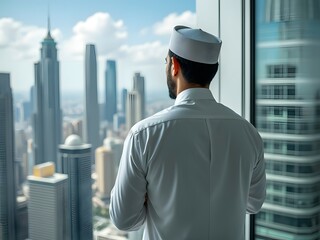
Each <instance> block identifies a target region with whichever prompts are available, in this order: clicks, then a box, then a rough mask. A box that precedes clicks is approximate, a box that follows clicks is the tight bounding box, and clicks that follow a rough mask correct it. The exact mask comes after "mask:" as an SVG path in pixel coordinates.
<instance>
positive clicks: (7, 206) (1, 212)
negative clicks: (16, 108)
mask: <svg viewBox="0 0 320 240" xmlns="http://www.w3.org/2000/svg"><path fill="white" fill-rule="evenodd" d="M12 101H13V100H12V90H11V87H10V74H9V73H0V192H1V193H0V239H3V240H10V239H15V237H16V236H15V231H16V229H15V214H16V190H15V177H14V176H15V174H14V172H15V171H14V160H15V159H14V126H13V122H14V119H13V105H12Z"/></svg>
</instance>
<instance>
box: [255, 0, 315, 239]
mask: <svg viewBox="0 0 320 240" xmlns="http://www.w3.org/2000/svg"><path fill="white" fill-rule="evenodd" d="M256 3H257V8H256V11H257V19H256V21H257V36H256V37H257V46H256V58H257V59H256V64H257V65H256V66H257V67H256V71H257V72H256V85H257V86H256V91H257V96H256V97H257V100H256V114H257V115H256V126H257V128H258V130H259V132H260V134H261V136H262V138H263V141H264V147H265V159H266V171H267V199H266V201H265V204H264V205H263V209H262V211H261V212H260V213H259V214H258V215H257V217H256V239H279V240H280V239H281V240H286V239H297V240H304V239H314V240H315V239H320V121H319V119H320V68H319V62H320V45H319V42H320V2H319V1H279V0H267V1H260V0H259V1H256Z"/></svg>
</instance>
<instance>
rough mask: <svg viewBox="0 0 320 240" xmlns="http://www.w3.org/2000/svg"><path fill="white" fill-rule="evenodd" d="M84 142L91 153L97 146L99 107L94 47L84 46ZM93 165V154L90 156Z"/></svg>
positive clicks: (90, 45) (98, 138)
mask: <svg viewBox="0 0 320 240" xmlns="http://www.w3.org/2000/svg"><path fill="white" fill-rule="evenodd" d="M84 106H85V108H84V125H83V127H84V131H83V134H84V137H83V139H84V141H85V142H86V143H89V144H91V148H92V153H94V151H95V149H96V148H97V147H98V146H99V140H100V137H99V130H100V118H99V105H98V93H97V59H96V51H95V46H94V45H92V44H87V45H86V55H85V104H84ZM92 162H93V163H94V154H92Z"/></svg>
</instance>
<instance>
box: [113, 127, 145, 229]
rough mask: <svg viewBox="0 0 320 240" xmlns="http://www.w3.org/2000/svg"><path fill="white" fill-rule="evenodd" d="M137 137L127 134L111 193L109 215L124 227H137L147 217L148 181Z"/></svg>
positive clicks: (116, 224)
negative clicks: (146, 195) (146, 196)
mask: <svg viewBox="0 0 320 240" xmlns="http://www.w3.org/2000/svg"><path fill="white" fill-rule="evenodd" d="M137 145H138V143H137V141H136V140H135V136H134V135H133V134H132V133H131V132H130V133H129V135H128V136H127V138H126V140H125V143H124V147H123V152H122V156H121V160H120V166H119V171H118V175H117V179H116V182H115V185H114V187H113V189H112V192H111V199H110V208H109V213H110V218H111V220H112V222H113V223H114V225H115V226H116V227H117V228H118V229H121V230H125V231H130V230H137V229H139V228H140V226H142V225H143V223H144V220H145V218H146V206H145V205H144V202H145V194H146V191H147V190H146V186H147V182H146V179H145V174H144V171H143V169H142V166H141V161H142V159H141V158H142V154H141V153H140V150H139V148H138V146H137Z"/></svg>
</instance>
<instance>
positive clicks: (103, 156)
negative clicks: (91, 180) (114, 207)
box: [96, 146, 116, 199]
mask: <svg viewBox="0 0 320 240" xmlns="http://www.w3.org/2000/svg"><path fill="white" fill-rule="evenodd" d="M96 161H97V162H96V173H97V187H98V192H99V196H100V197H101V198H103V199H110V193H111V190H112V188H113V186H114V182H115V179H116V168H115V164H114V154H113V152H112V150H111V148H107V147H105V146H101V147H99V148H97V150H96Z"/></svg>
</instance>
